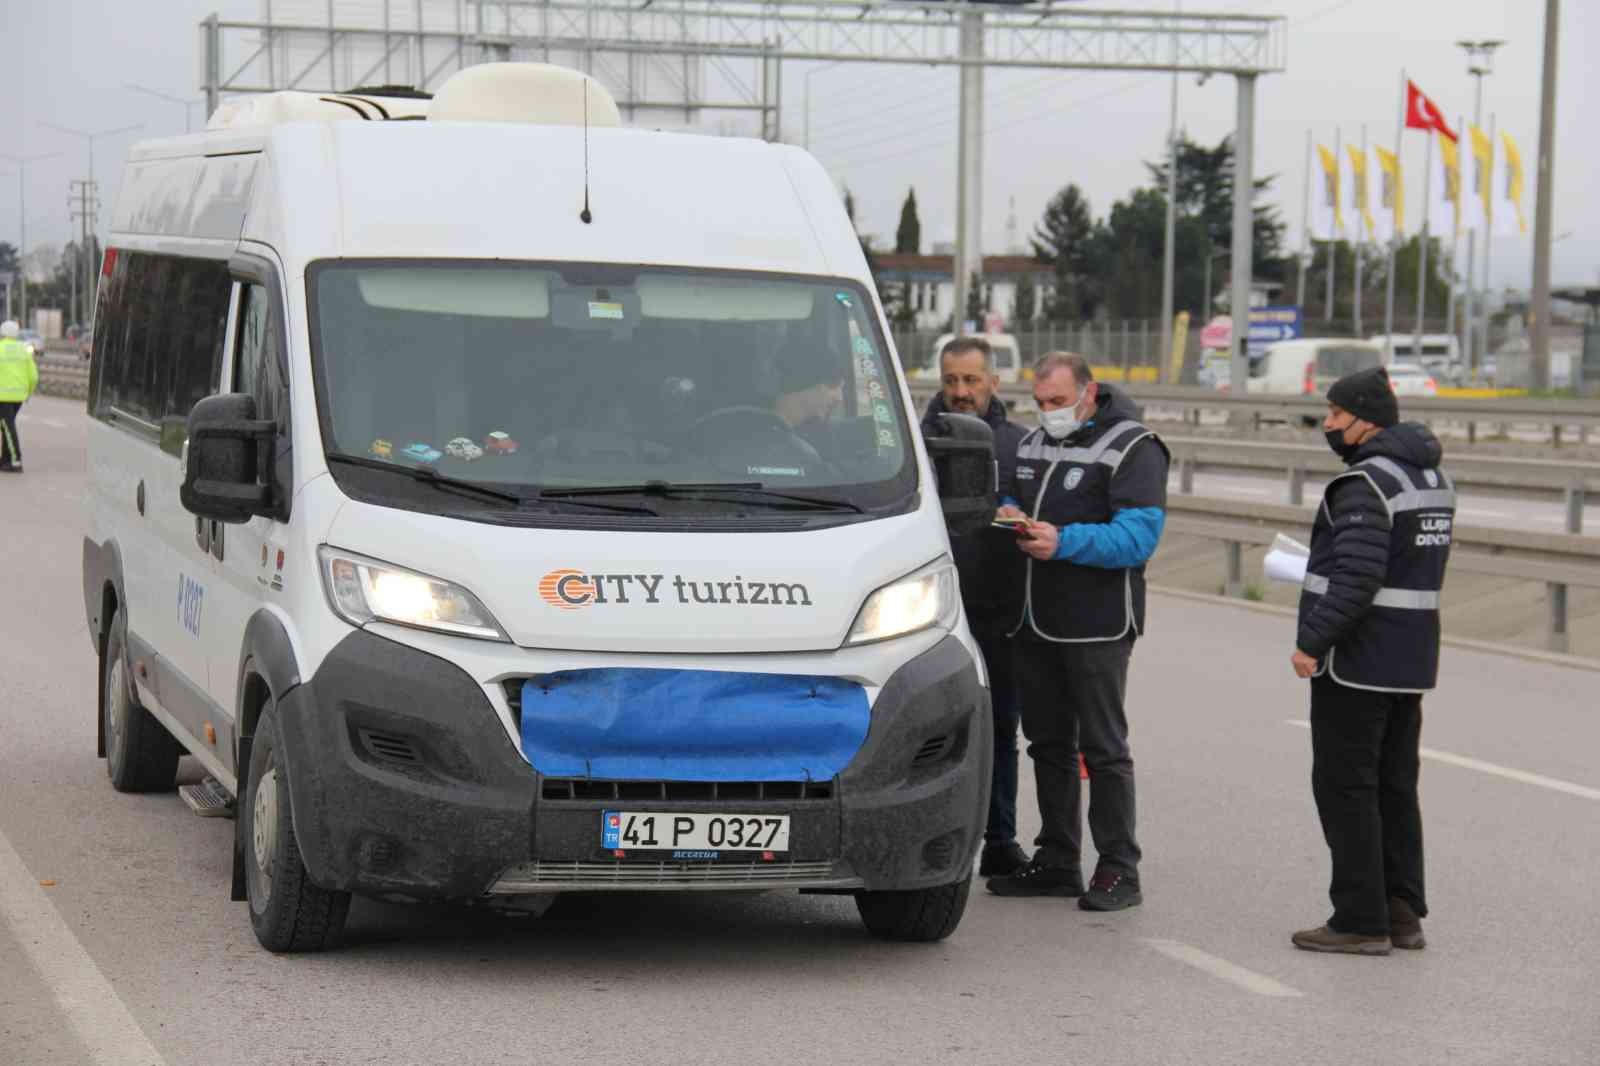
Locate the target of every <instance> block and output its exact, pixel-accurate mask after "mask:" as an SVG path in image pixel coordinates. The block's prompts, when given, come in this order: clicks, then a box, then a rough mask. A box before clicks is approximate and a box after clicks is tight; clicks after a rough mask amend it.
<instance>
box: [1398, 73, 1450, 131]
mask: <svg viewBox="0 0 1600 1066" xmlns="http://www.w3.org/2000/svg"><path fill="white" fill-rule="evenodd" d="M1406 129H1408V130H1438V131H1439V132H1440V133H1442V134H1444V135H1445V136H1446V137H1448V138H1450V139H1451V140H1452V141H1453V140H1455V139H1456V134H1455V131H1454V130H1452V129H1451V128H1450V124H1449V123H1448V122H1446V121H1445V120H1444V115H1443V114H1441V113H1440V111H1439V107H1438V105H1437V104H1435V103H1434V102H1433V101H1432V100H1430V99H1428V94H1427V93H1425V92H1423V91H1422V90H1421V89H1419V88H1417V83H1416V82H1414V81H1411V80H1410V79H1409V78H1408V79H1406Z"/></svg>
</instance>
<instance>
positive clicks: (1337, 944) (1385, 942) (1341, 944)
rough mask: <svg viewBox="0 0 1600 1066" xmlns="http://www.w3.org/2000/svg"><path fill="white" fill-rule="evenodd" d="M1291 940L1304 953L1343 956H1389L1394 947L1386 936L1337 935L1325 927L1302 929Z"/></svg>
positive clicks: (1362, 934)
mask: <svg viewBox="0 0 1600 1066" xmlns="http://www.w3.org/2000/svg"><path fill="white" fill-rule="evenodd" d="M1289 939H1290V940H1292V941H1294V946H1295V947H1297V948H1299V949H1300V950H1302V951H1330V952H1336V953H1338V954H1341V955H1387V954H1389V949H1390V947H1391V946H1392V945H1391V944H1390V943H1389V938H1388V937H1386V936H1367V935H1366V934H1364V933H1337V932H1334V931H1333V930H1332V929H1329V928H1328V927H1327V926H1325V925H1319V926H1317V927H1316V928H1315V929H1302V930H1300V931H1299V932H1298V933H1296V934H1295V935H1294V936H1292V937H1290V938H1289Z"/></svg>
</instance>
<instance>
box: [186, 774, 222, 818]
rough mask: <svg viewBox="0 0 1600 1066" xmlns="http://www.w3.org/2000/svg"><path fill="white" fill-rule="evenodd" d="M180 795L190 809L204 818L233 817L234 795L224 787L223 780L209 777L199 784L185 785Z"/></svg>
mask: <svg viewBox="0 0 1600 1066" xmlns="http://www.w3.org/2000/svg"><path fill="white" fill-rule="evenodd" d="M178 795H179V796H181V797H183V802H184V803H187V804H188V805H189V809H190V810H191V811H193V812H194V813H195V814H198V815H199V816H200V817H202V818H232V817H233V797H232V796H230V795H228V790H227V789H225V788H223V787H222V782H221V781H218V780H217V779H216V778H214V777H208V778H206V779H205V780H204V781H202V782H200V783H199V784H198V785H184V786H182V787H181V788H179V789H178Z"/></svg>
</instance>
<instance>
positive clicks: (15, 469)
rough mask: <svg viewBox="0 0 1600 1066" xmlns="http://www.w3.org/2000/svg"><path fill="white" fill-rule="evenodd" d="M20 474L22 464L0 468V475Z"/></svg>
mask: <svg viewBox="0 0 1600 1066" xmlns="http://www.w3.org/2000/svg"><path fill="white" fill-rule="evenodd" d="M20 473H22V464H21V463H17V464H16V465H15V466H0V474H20Z"/></svg>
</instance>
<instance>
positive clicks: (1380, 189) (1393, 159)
mask: <svg viewBox="0 0 1600 1066" xmlns="http://www.w3.org/2000/svg"><path fill="white" fill-rule="evenodd" d="M1374 151H1376V152H1377V153H1378V169H1377V170H1375V171H1373V172H1372V176H1373V177H1375V178H1377V179H1378V180H1377V181H1376V182H1369V183H1368V186H1367V188H1368V193H1367V203H1368V205H1369V206H1370V208H1371V211H1372V217H1373V221H1374V222H1376V223H1377V230H1376V232H1377V237H1378V240H1380V241H1387V240H1389V239H1391V238H1392V237H1394V236H1396V235H1397V234H1403V233H1404V232H1405V230H1406V188H1405V184H1404V183H1403V182H1401V180H1400V157H1399V156H1397V155H1395V154H1394V153H1393V152H1391V151H1388V150H1387V149H1384V148H1377V149H1374ZM1374 186H1376V187H1375V188H1374Z"/></svg>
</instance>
